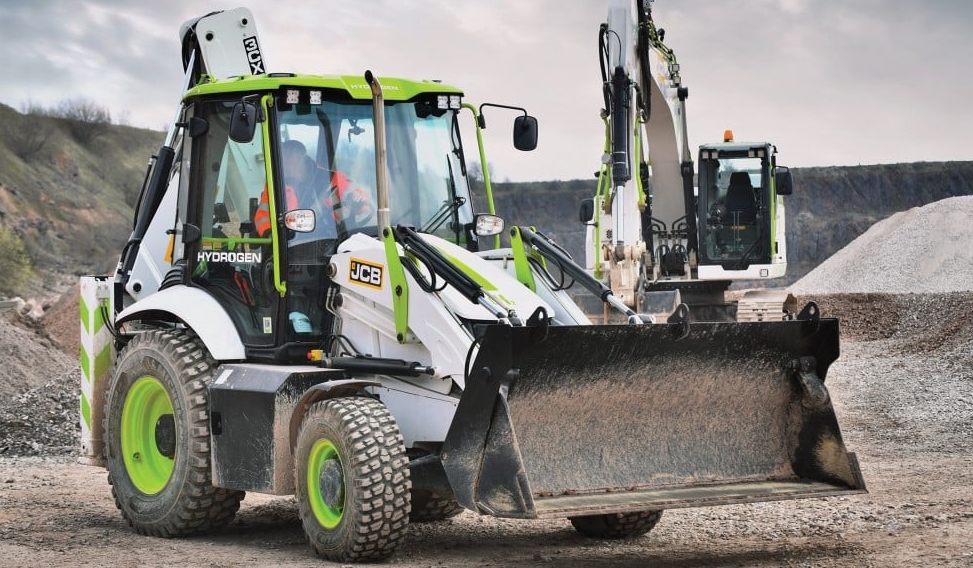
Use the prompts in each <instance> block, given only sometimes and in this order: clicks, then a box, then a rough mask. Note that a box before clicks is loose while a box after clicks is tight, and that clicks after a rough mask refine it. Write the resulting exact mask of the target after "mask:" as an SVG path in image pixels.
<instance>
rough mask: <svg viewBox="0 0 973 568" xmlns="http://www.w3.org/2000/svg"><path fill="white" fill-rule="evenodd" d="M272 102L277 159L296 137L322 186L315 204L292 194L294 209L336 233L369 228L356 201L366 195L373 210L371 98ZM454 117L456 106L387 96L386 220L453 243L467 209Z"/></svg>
mask: <svg viewBox="0 0 973 568" xmlns="http://www.w3.org/2000/svg"><path fill="white" fill-rule="evenodd" d="M278 108H279V109H281V111H280V113H279V115H278V116H279V121H278V135H279V143H280V146H279V147H280V148H281V149H282V150H281V152H282V155H281V162H282V164H283V165H284V166H285V167H286V165H287V159H288V158H287V156H286V154H285V150H286V148H287V147H288V141H291V140H296V141H299V142H300V143H301V146H303V149H304V151H305V152H306V154H307V158H306V164H307V165H306V166H305V168H306V169H307V171H311V172H313V174H312V176H311V177H312V178H314V179H316V180H317V185H318V186H327V187H324V188H323V189H322V187H318V188H317V189H316V190H315V192H313V193H314V194H315V195H314V197H313V200H314V201H316V202H315V203H309V202H306V200H305V199H301V196H300V195H298V201H299V207H300V208H312V209H315V212H316V214H317V223H318V224H319V225H322V224H324V225H326V224H329V223H332V222H334V221H336V222H337V223H338V225H339V226H338V228H337V231H338V232H339V233H340V230H341V229H342V228H344V229H345V230H356V229H357V230H366V231H367V230H368V229H369V228H371V229H372V230H374V229H375V226H376V216H375V215H374V214H371V215H370V214H369V207H367V206H366V205H365V204H363V203H362V202H363V201H368V202H369V203H368V205H371V206H372V207H371V212H372V213H374V204H376V203H377V196H376V187H375V131H374V125H373V120H372V103H371V101H366V102H356V101H349V102H322V103H321V104H317V105H307V104H304V105H297V104H295V105H289V104H286V103H284V102H283V101H280V102H279V105H278ZM454 120H455V111H452V110H433V111H430V108H429V105H423V104H421V103H412V102H394V103H389V102H386V106H385V127H386V155H387V160H388V186H389V218H390V222H391V223H392V224H393V225H397V224H404V225H410V226H413V227H415V228H416V229H417V230H419V231H422V232H429V233H433V234H436V235H437V236H440V237H443V238H445V239H448V240H451V241H453V242H457V243H459V242H461V241H464V240H465V238H466V234H465V232H466V227H467V226H468V225H469V224H470V223H471V222H472V220H473V212H472V204H471V202H470V199H469V186H468V185H467V181H466V178H465V176H464V175H463V168H462V156H461V154H460V152H459V150H458V148H459V147H460V141H459V132H458V129H457V128H455V126H454ZM283 173H284V181H285V185H297V184H294V183H292V180H291V179H288V172H286V171H284V172H283ZM322 178H323V179H324V181H321V179H322ZM322 192H323V193H322ZM346 192H347V194H346ZM342 202H343V203H342ZM290 208H294V207H290ZM329 217H332V218H333V220H332V219H330V218H329ZM341 225H344V227H341Z"/></svg>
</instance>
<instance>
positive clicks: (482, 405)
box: [443, 319, 865, 518]
mask: <svg viewBox="0 0 973 568" xmlns="http://www.w3.org/2000/svg"><path fill="white" fill-rule="evenodd" d="M837 357H838V321H837V320H834V319H820V320H815V321H799V320H798V321H780V322H760V323H695V324H693V325H692V326H691V327H690V333H689V335H688V336H686V337H683V338H679V334H677V333H673V331H672V329H671V327H670V326H668V325H651V326H649V325H642V326H635V325H618V326H564V327H550V328H548V329H546V330H542V329H538V328H512V327H508V326H491V327H490V328H489V329H488V330H487V332H486V333H485V335H484V337H483V340H482V343H481V346H480V351H479V354H478V356H477V358H476V360H475V362H474V364H473V366H472V367H471V372H470V375H469V377H467V384H466V391H465V392H464V394H463V397H462V399H461V400H460V403H459V406H458V408H457V412H456V416H455V418H454V420H453V423H452V425H451V428H450V431H449V434H448V435H447V438H446V444H445V447H444V459H443V462H444V466H445V469H446V472H447V476H448V477H449V480H450V484H451V485H452V486H453V488H454V492H455V494H456V496H457V499H458V500H459V502H460V503H461V504H463V505H464V506H466V507H468V508H471V509H474V510H479V511H481V512H485V513H489V514H493V515H497V516H509V517H522V518H535V517H540V516H568V515H579V514H600V513H606V512H622V511H631V510H640V509H643V510H644V509H651V508H675V507H691V506H698V505H711V504H713V505H715V504H726V503H741V502H754V501H769V500H780V499H792V498H798V497H811V496H827V495H835V494H845V493H861V492H864V491H865V486H864V482H863V480H862V478H861V474H860V472H859V469H858V464H857V461H856V460H855V457H854V454H850V453H849V452H848V451H847V450H846V449H845V446H844V443H843V441H842V437H841V432H840V430H839V428H838V422H837V419H836V417H835V415H834V411H833V409H832V406H831V403H830V400H829V398H828V397H827V391H826V390H825V389H824V386H823V381H824V377H825V375H826V373H827V369H828V367H829V365H830V364H831V363H832V362H833V361H835V360H836V359H837ZM802 363H803V367H802Z"/></svg>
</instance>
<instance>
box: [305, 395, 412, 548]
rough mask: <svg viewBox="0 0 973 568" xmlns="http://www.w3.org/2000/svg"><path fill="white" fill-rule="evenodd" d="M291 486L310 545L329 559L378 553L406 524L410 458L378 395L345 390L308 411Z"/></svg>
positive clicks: (390, 544) (394, 542)
mask: <svg viewBox="0 0 973 568" xmlns="http://www.w3.org/2000/svg"><path fill="white" fill-rule="evenodd" d="M294 463H295V474H294V477H295V493H296V496H297V502H298V507H299V510H300V516H301V523H302V524H303V526H304V532H305V534H306V535H307V539H308V543H309V544H310V545H311V548H312V549H313V550H314V552H315V553H316V554H317V555H318V556H321V557H323V558H326V559H328V560H331V561H333V562H357V561H363V560H380V559H383V558H387V557H388V556H390V555H391V554H392V553H393V552H394V551H395V546H396V545H397V544H398V541H399V539H400V538H401V537H402V535H403V534H404V533H405V530H406V527H407V526H408V524H409V510H410V503H409V491H410V489H411V487H412V484H411V482H410V481H409V458H408V457H407V456H406V453H405V445H404V443H403V441H402V435H401V434H400V433H399V428H398V425H396V423H395V420H394V418H393V417H392V415H391V414H390V413H389V411H388V409H387V408H386V407H385V405H383V404H382V403H381V402H379V401H377V400H374V399H371V398H365V397H346V398H335V399H330V400H323V401H319V402H316V403H314V404H313V405H311V407H310V408H308V410H307V414H306V415H305V416H304V420H303V422H302V423H301V429H300V431H299V432H298V435H297V446H296V448H295V458H294Z"/></svg>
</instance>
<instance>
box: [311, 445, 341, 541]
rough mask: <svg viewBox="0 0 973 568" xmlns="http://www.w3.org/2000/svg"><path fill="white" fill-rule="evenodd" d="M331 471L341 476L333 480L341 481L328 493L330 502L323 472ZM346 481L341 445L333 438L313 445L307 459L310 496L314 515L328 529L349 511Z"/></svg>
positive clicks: (335, 481) (333, 481)
mask: <svg viewBox="0 0 973 568" xmlns="http://www.w3.org/2000/svg"><path fill="white" fill-rule="evenodd" d="M329 473H330V474H333V475H336V476H337V477H336V478H335V479H332V480H331V483H333V484H337V485H338V488H334V487H330V488H329V489H330V491H329V492H328V495H329V498H330V500H331V501H332V503H328V499H326V498H325V493H324V492H323V491H322V490H321V488H322V475H325V476H327V475H328V474H329ZM344 483H345V477H344V468H343V467H342V464H341V456H340V455H339V454H338V449H337V448H335V446H334V444H333V443H332V442H331V440H318V441H317V442H315V443H314V446H312V447H311V453H310V455H308V459H307V496H308V502H309V503H310V505H311V511H312V512H313V513H314V518H316V519H317V521H318V523H320V524H321V526H322V527H324V528H326V529H333V528H335V527H336V526H338V523H340V522H341V518H342V517H343V516H344V514H345V497H344V490H343V488H344Z"/></svg>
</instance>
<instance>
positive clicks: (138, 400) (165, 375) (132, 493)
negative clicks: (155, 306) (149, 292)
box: [105, 329, 244, 537]
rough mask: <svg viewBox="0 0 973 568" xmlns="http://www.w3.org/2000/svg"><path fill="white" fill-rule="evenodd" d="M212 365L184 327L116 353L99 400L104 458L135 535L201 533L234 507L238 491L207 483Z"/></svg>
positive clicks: (146, 336) (138, 339)
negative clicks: (102, 402)
mask: <svg viewBox="0 0 973 568" xmlns="http://www.w3.org/2000/svg"><path fill="white" fill-rule="evenodd" d="M214 368H215V362H214V361H213V359H212V358H211V357H210V356H209V353H208V352H207V351H206V348H205V347H204V346H203V345H202V343H201V342H200V341H199V339H198V338H197V337H196V336H195V335H192V334H191V333H189V332H188V331H185V330H177V329H169V330H157V331H148V332H145V333H141V334H139V335H136V336H135V337H133V338H132V340H131V341H130V342H129V344H128V345H127V346H126V347H125V348H124V349H122V351H121V352H120V353H119V356H118V361H117V363H116V365H115V371H114V374H113V376H112V379H111V384H110V385H109V388H108V392H107V397H106V402H105V459H106V462H107V467H108V482H109V483H110V484H111V485H112V494H113V495H114V497H115V504H116V505H117V506H118V508H119V509H120V510H121V512H122V516H123V517H124V518H125V520H126V521H128V523H129V525H131V526H132V528H134V529H135V530H136V532H138V533H140V534H146V535H151V536H161V537H171V536H180V535H188V534H197V533H201V532H206V531H208V530H211V529H213V528H216V527H219V526H222V525H225V524H227V523H228V522H229V521H230V520H231V519H232V518H233V516H234V515H235V514H236V511H237V510H238V509H239V508H240V500H241V499H243V496H244V493H243V492H242V491H231V490H227V489H219V488H216V487H213V486H212V484H211V481H212V478H211V477H210V452H209V448H210V443H209V413H208V411H207V407H208V398H207V396H208V391H207V384H208V382H209V380H210V378H211V377H212V373H213V369H214Z"/></svg>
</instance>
